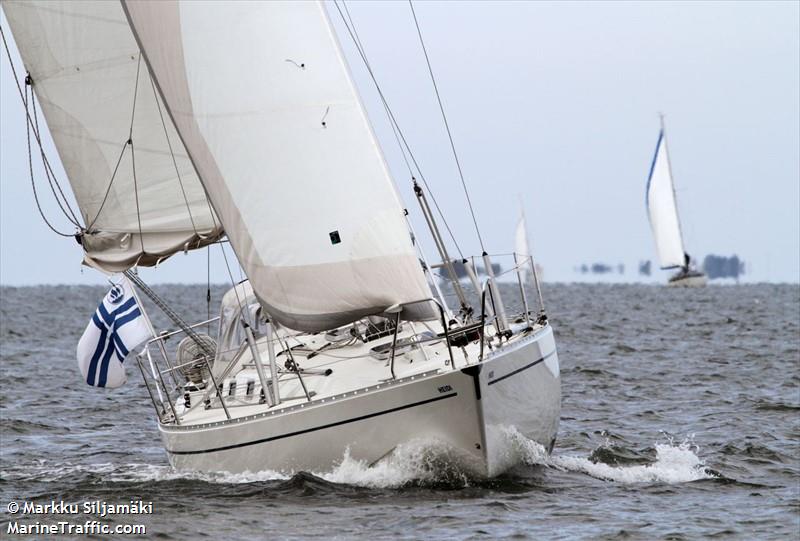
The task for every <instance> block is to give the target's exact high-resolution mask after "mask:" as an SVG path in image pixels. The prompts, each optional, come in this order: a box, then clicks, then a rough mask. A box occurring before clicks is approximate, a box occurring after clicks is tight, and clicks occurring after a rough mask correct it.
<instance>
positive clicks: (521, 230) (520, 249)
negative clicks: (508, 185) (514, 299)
mask: <svg viewBox="0 0 800 541" xmlns="http://www.w3.org/2000/svg"><path fill="white" fill-rule="evenodd" d="M532 254H533V252H532V251H531V245H530V242H528V224H527V222H526V220H525V207H524V205H523V204H522V202H521V201H520V212H519V221H518V222H517V229H516V231H515V232H514V257H515V263H517V264H519V262H521V261H524V260H525V258H529V257H532ZM534 273H535V274H536V279H534ZM541 279H542V267H541V266H540V265H539V264H538V263H534V264H533V266H532V267H531V268H526V269H525V272H523V273H522V282H523V284H531V283H532V284H534V285H538V280H541Z"/></svg>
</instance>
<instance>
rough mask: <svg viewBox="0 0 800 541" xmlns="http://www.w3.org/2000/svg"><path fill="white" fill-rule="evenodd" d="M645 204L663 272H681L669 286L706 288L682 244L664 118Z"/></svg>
mask: <svg viewBox="0 0 800 541" xmlns="http://www.w3.org/2000/svg"><path fill="white" fill-rule="evenodd" d="M646 204H647V213H648V215H649V217H650V226H651V227H652V229H653V238H654V239H655V242H656V251H657V252H658V259H659V261H660V262H661V268H662V269H677V268H679V269H680V272H678V273H677V274H675V275H674V276H672V277H671V278H670V279H669V282H667V285H669V286H674V287H703V286H705V285H706V275H705V274H703V273H702V272H700V271H698V270H696V269H694V268H693V265H692V261H691V258H690V257H689V254H688V253H687V252H686V250H685V248H684V244H683V235H682V234H681V223H680V219H679V218H678V205H677V202H676V200H675V186H674V184H673V180H672V167H671V165H670V161H669V152H668V149H667V137H666V132H665V130H664V118H663V117H662V118H661V131H660V132H659V134H658V143H657V144H656V152H655V155H654V156H653V163H652V164H651V165H650V175H649V176H648V178H647V193H646Z"/></svg>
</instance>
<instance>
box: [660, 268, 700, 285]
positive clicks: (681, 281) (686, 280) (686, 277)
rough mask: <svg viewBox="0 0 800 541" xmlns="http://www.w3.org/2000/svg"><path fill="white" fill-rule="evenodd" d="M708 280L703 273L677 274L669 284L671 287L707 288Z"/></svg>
mask: <svg viewBox="0 0 800 541" xmlns="http://www.w3.org/2000/svg"><path fill="white" fill-rule="evenodd" d="M707 284H708V278H707V277H706V275H705V274H703V273H702V272H696V271H695V272H692V271H690V272H688V273H683V272H682V273H680V274H676V275H675V276H673V277H672V278H670V280H669V282H667V286H669V287H705V286H706V285H707Z"/></svg>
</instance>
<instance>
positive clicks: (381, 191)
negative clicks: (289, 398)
mask: <svg viewBox="0 0 800 541" xmlns="http://www.w3.org/2000/svg"><path fill="white" fill-rule="evenodd" d="M123 7H124V9H125V11H126V13H127V16H128V20H129V22H130V24H131V28H132V29H133V31H134V34H135V36H136V38H137V40H138V42H139V45H140V47H141V50H142V52H143V54H144V57H145V59H146V60H147V63H148V65H149V68H150V70H151V73H152V75H153V77H154V79H155V81H156V84H157V85H158V87H159V90H160V92H161V95H162V97H163V98H164V102H165V103H166V105H167V109H168V111H169V113H170V115H171V116H172V118H173V120H174V122H175V126H176V127H177V130H178V133H179V134H180V136H181V138H182V140H183V142H184V144H185V146H186V148H187V150H188V152H189V156H190V157H191V159H192V161H193V163H194V165H195V168H196V170H197V172H198V174H199V175H200V178H201V180H202V182H203V184H204V186H205V188H206V190H207V192H208V195H209V198H210V199H211V201H212V203H213V204H214V208H215V209H216V210H217V212H218V213H219V217H220V219H221V220H222V223H223V224H224V226H225V231H226V233H227V235H228V238H229V239H230V241H231V244H232V246H233V249H234V251H235V252H236V255H237V256H238V258H239V262H240V263H241V265H242V267H243V268H244V271H245V272H246V274H247V276H248V278H249V279H250V282H251V284H252V286H253V289H254V291H255V293H256V296H257V297H258V299H259V300H260V302H261V304H262V306H264V308H265V309H266V310H267V311H268V312H269V313H270V314H271V315H272V316H273V317H274V318H275V319H277V321H278V322H280V323H282V324H284V325H286V326H288V327H291V328H294V329H298V330H307V331H318V330H324V329H330V328H333V327H337V326H339V325H343V324H346V323H349V322H351V321H355V320H356V319H358V318H360V317H363V316H365V315H368V314H377V313H381V312H383V311H384V310H386V309H387V308H389V307H391V306H393V305H395V304H403V303H409V302H413V301H419V300H422V299H427V298H429V297H430V296H431V293H430V288H429V286H428V284H427V282H426V280H425V276H424V274H423V271H422V268H421V265H420V263H419V260H418V259H417V256H416V254H415V250H414V246H413V242H412V240H411V237H410V234H409V232H408V228H407V224H406V223H405V218H404V210H403V207H402V205H401V203H400V199H399V197H398V195H397V193H396V191H395V188H394V185H393V183H392V180H391V178H390V175H389V172H388V169H387V167H386V164H385V162H384V159H383V155H382V153H381V151H380V148H379V147H378V143H377V141H376V139H375V136H374V134H373V132H372V129H371V127H370V125H369V121H368V119H367V116H366V113H365V111H364V109H363V106H362V104H361V102H360V99H359V96H358V94H357V92H356V89H355V87H354V86H353V83H352V80H351V77H350V74H349V72H348V68H347V65H346V63H345V60H344V58H343V55H342V52H341V50H340V47H339V43H338V41H337V38H336V35H335V34H334V32H333V29H332V28H331V25H330V22H329V20H328V17H327V13H326V11H325V7H324V6H323V5H322V4H321V3H318V2H228V3H225V2H214V3H211V2H185V3H180V2H176V1H174V0H166V1H160V2H133V1H123ZM431 315H433V314H432V313H431V310H430V306H429V305H428V304H421V305H415V306H410V307H406V308H405V309H404V310H403V312H402V317H404V318H407V319H417V318H423V317H424V318H427V317H429V316H431Z"/></svg>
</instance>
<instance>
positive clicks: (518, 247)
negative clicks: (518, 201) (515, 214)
mask: <svg viewBox="0 0 800 541" xmlns="http://www.w3.org/2000/svg"><path fill="white" fill-rule="evenodd" d="M514 252H515V253H516V254H517V264H518V265H523V264H524V263H525V258H526V257H529V256H530V255H531V248H530V244H528V231H527V226H526V224H525V215H524V214H522V215H521V216H520V218H519V222H517V231H516V234H515V235H514ZM522 269H523V270H524V272H522V273H521V276H522V280H523V282H527V281H528V280H529V276H530V274H531V268H530V265H528V266H527V267H525V266H523V267H522Z"/></svg>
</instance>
